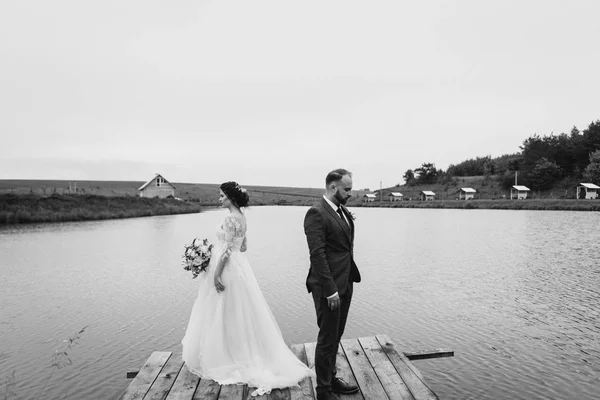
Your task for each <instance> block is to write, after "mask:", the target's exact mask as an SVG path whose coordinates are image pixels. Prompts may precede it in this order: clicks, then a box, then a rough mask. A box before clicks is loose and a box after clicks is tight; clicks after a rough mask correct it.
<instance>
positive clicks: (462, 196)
mask: <svg viewBox="0 0 600 400" xmlns="http://www.w3.org/2000/svg"><path fill="white" fill-rule="evenodd" d="M475 193H477V191H476V190H475V189H472V188H460V191H459V192H458V199H459V200H469V199H472V198H473V197H475Z"/></svg>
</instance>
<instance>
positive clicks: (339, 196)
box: [333, 189, 348, 205]
mask: <svg viewBox="0 0 600 400" xmlns="http://www.w3.org/2000/svg"><path fill="white" fill-rule="evenodd" d="M333 197H335V199H336V200H337V201H339V203H340V204H343V205H346V202H347V201H348V197H344V196H343V195H342V194H341V193H340V189H336V190H335V194H334V195H333Z"/></svg>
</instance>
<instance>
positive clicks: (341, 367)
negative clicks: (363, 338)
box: [304, 342, 364, 400]
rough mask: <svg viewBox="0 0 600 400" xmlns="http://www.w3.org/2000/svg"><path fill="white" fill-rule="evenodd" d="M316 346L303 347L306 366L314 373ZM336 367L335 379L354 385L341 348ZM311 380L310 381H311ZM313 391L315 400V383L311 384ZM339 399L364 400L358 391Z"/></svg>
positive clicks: (352, 375)
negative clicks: (306, 361)
mask: <svg viewBox="0 0 600 400" xmlns="http://www.w3.org/2000/svg"><path fill="white" fill-rule="evenodd" d="M316 346H317V344H316V343H315V342H312V343H305V344H304V347H305V349H306V359H307V360H308V366H309V367H310V368H311V369H312V370H313V371H314V370H315V348H316ZM336 367H337V377H338V378H341V379H343V380H345V381H346V382H348V383H351V384H353V385H356V384H357V383H356V379H355V378H354V374H352V369H351V368H350V364H348V360H347V359H346V354H344V350H343V349H342V346H340V347H339V348H338V353H337V358H336ZM311 380H312V379H311ZM313 389H314V391H315V398H316V393H317V383H316V381H314V382H313ZM339 397H340V399H343V400H364V397H363V395H362V393H361V391H360V390H359V391H358V393H354V394H340V395H339Z"/></svg>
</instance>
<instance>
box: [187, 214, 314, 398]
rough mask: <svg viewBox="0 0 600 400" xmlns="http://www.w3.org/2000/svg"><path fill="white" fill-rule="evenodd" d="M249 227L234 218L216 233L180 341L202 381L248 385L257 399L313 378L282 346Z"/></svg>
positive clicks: (304, 366) (188, 363)
mask: <svg viewBox="0 0 600 400" xmlns="http://www.w3.org/2000/svg"><path fill="white" fill-rule="evenodd" d="M245 235H246V226H245V222H242V223H240V222H238V221H237V220H236V219H235V217H233V216H232V215H231V214H230V215H228V216H227V217H226V218H225V220H224V222H223V224H222V225H220V226H218V227H217V242H216V243H215V246H214V247H213V251H212V257H211V261H210V265H209V267H208V269H207V270H206V272H202V273H201V274H200V275H199V276H198V278H197V280H198V281H199V282H198V284H199V285H198V286H199V288H198V298H197V299H196V302H195V303H194V306H193V308H192V315H191V317H190V321H189V324H188V327H187V330H186V332H185V336H184V338H183V340H182V341H181V343H182V345H183V360H184V361H185V363H186V365H187V367H188V369H189V370H190V371H191V372H193V373H194V374H196V375H198V376H200V377H201V378H206V379H212V380H215V381H217V382H219V383H220V384H222V385H226V384H234V383H236V384H248V386H249V387H256V388H258V389H257V390H256V391H255V392H254V393H252V395H258V394H264V393H269V392H270V391H271V389H275V388H285V387H291V386H298V383H299V382H300V381H302V380H303V379H304V378H305V377H307V376H311V377H314V373H313V372H312V371H311V370H310V369H309V368H308V367H306V365H304V363H302V362H301V361H300V360H299V359H298V358H297V357H296V356H295V355H294V353H292V351H291V350H290V349H289V348H288V347H287V345H286V344H285V342H284V341H283V337H282V335H281V331H280V330H279V326H278V325H277V322H276V321H275V318H274V317H273V314H272V313H271V310H270V309H269V306H268V305H267V302H266V301H265V298H264V296H263V294H262V292H261V290H260V287H259V286H258V282H257V281H256V278H255V277H254V273H253V272H252V269H251V267H250V264H249V262H248V259H247V258H246V256H245V255H244V253H242V252H241V251H240V249H241V247H242V245H244V246H245ZM224 252H226V253H227V254H229V258H228V261H227V263H226V265H225V268H224V269H223V273H222V275H221V281H222V282H223V285H224V286H225V290H224V291H222V292H220V293H219V292H217V290H216V289H215V286H214V281H213V278H214V271H215V268H216V266H217V262H218V260H219V259H220V258H221V256H222V254H223V253H224Z"/></svg>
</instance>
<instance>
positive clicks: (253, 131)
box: [0, 0, 600, 189]
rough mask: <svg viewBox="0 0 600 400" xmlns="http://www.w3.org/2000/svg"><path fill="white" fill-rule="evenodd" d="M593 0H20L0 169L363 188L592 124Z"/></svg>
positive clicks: (3, 81) (5, 51) (14, 10)
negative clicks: (339, 175) (349, 180)
mask: <svg viewBox="0 0 600 400" xmlns="http://www.w3.org/2000/svg"><path fill="white" fill-rule="evenodd" d="M598 15H600V2H599V1H595V0H589V1H578V0H570V1H566V0H564V1H562V0H561V1H550V0H539V1H538V0H536V1H533V0H530V1H528V0H520V1H507V0H501V1H485V0H469V1H442V0H435V1H433V0H428V1H399V0H391V1H374V0H369V1H364V0H363V1H350V0H343V1H327V0H319V1H309V0H302V1H285V0H272V1H249V0H243V1H242V0H240V1H198V0H196V1H192V0H187V1H178V0H170V1H155V0H129V1H128V0H114V1H113V0H101V1H100V0H98V1H82V0H70V1H65V0H52V1H48V0H35V1H27V0H18V1H17V0H15V1H3V2H2V3H1V5H0V115H1V116H0V134H1V135H2V138H1V141H0V179H68V180H139V181H145V180H147V179H149V178H151V177H152V176H153V175H154V173H156V172H160V173H162V174H163V175H164V176H165V178H167V179H168V180H170V181H172V182H195V183H219V182H222V181H226V180H236V181H239V182H240V183H242V184H247V185H274V186H300V187H321V186H323V184H324V182H323V181H324V177H325V174H326V173H327V172H328V171H329V170H331V169H334V168H338V167H344V168H347V169H349V170H351V171H352V172H354V186H355V187H356V188H359V189H360V188H366V187H368V188H371V189H376V188H378V187H379V185H380V181H381V180H382V181H383V186H392V185H394V184H396V183H399V182H400V183H401V182H402V175H403V173H404V171H406V170H407V169H409V168H411V169H413V168H416V167H418V166H420V165H421V164H422V163H423V162H433V163H435V164H436V166H437V167H439V168H444V169H445V168H447V167H448V165H450V164H453V163H458V162H461V161H463V160H465V159H468V158H474V157H476V156H485V155H491V156H499V155H502V154H506V153H514V152H516V151H518V150H519V145H521V144H522V142H523V140H524V139H526V138H527V137H529V136H531V135H533V134H535V133H538V134H541V135H547V134H550V133H552V132H554V133H557V134H558V133H562V132H567V133H568V132H570V130H571V128H572V127H573V126H574V125H576V126H577V127H578V128H579V129H580V130H583V129H584V128H586V127H587V125H588V124H589V123H591V122H592V121H595V120H597V119H600V99H599V98H598V93H600V51H599V46H600V45H599V43H600V24H599V23H598Z"/></svg>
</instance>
